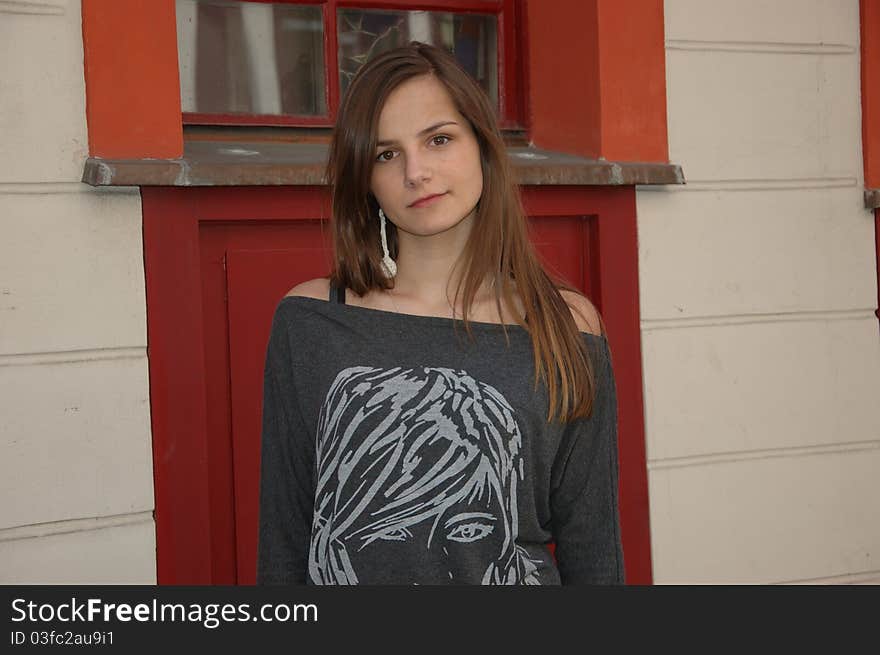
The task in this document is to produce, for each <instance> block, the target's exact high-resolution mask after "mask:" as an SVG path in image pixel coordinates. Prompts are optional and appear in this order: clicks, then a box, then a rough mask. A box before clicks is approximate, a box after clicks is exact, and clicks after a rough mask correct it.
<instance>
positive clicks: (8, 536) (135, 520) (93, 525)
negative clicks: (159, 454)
mask: <svg viewBox="0 0 880 655" xmlns="http://www.w3.org/2000/svg"><path fill="white" fill-rule="evenodd" d="M152 521H153V511H152V510H149V511H146V512H135V513H132V514H115V515H112V516H96V517H93V518H85V519H69V520H65V521H50V522H47V523H37V524H35V525H22V526H17V527H14V528H4V529H0V542H2V541H17V540H19V539H36V538H39V537H49V536H53V535H59V534H72V533H75V532H93V531H95V530H106V529H108V528H118V527H122V526H126V525H138V524H141V523H148V522H150V523H152Z"/></svg>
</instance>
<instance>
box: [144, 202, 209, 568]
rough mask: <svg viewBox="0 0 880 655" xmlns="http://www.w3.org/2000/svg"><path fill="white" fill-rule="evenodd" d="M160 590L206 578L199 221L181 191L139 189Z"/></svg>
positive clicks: (206, 477)
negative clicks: (141, 204)
mask: <svg viewBox="0 0 880 655" xmlns="http://www.w3.org/2000/svg"><path fill="white" fill-rule="evenodd" d="M141 197H142V200H143V212H144V268H145V274H146V294H147V344H148V349H147V352H148V356H149V362H150V414H151V421H152V432H153V475H154V487H155V498H156V511H155V515H156V555H157V563H156V564H157V565H156V569H157V577H158V582H159V584H210V583H211V582H212V580H213V576H212V557H211V532H210V528H211V521H210V504H209V493H208V489H209V475H208V446H207V434H208V432H207V416H206V408H205V396H204V393H205V373H204V372H205V361H204V343H203V338H202V330H201V326H202V323H201V320H202V310H201V297H202V294H201V274H200V271H199V258H198V221H197V220H196V218H195V215H194V212H193V207H192V205H191V202H190V200H191V195H190V194H188V193H187V190H185V189H163V188H159V187H144V188H143V189H142V190H141Z"/></svg>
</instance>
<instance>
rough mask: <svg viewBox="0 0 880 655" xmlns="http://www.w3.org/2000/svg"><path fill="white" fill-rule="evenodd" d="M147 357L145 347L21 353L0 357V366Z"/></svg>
mask: <svg viewBox="0 0 880 655" xmlns="http://www.w3.org/2000/svg"><path fill="white" fill-rule="evenodd" d="M146 356H147V349H146V347H145V346H141V347H129V348H100V349H92V350H66V351H62V352H46V353H22V354H14V355H0V366H41V365H45V364H73V363H84V362H96V361H97V362H100V361H108V360H113V359H143V358H144V357H146Z"/></svg>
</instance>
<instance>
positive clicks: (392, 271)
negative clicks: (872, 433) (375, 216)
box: [379, 207, 397, 277]
mask: <svg viewBox="0 0 880 655" xmlns="http://www.w3.org/2000/svg"><path fill="white" fill-rule="evenodd" d="M379 230H380V232H381V233H382V270H383V271H384V272H385V277H394V276H395V275H397V262H395V261H394V260H393V259H391V254H390V253H389V252H388V237H386V236H385V212H383V211H382V208H381V207H380V208H379Z"/></svg>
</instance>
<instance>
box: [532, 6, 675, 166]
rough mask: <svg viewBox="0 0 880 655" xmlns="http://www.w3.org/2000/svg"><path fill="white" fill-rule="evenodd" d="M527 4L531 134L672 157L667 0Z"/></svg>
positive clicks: (580, 150)
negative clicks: (665, 22)
mask: <svg viewBox="0 0 880 655" xmlns="http://www.w3.org/2000/svg"><path fill="white" fill-rule="evenodd" d="M526 10H527V11H526V14H527V15H526V17H525V25H526V30H525V31H526V32H528V45H527V48H528V53H527V55H526V56H527V58H528V74H527V76H526V77H527V80H528V89H529V91H528V119H529V125H530V130H531V140H532V141H533V142H534V143H535V144H536V145H538V146H541V147H543V148H547V149H550V150H561V151H563V152H573V153H576V154H579V155H583V156H585V157H599V156H601V157H604V158H606V159H609V160H617V161H641V162H667V161H668V160H669V149H668V145H667V133H666V70H665V68H666V65H665V58H666V53H665V44H664V29H663V2H662V0H614V1H612V0H558V1H557V2H552V3H551V2H539V1H538V0H528V2H527V5H526ZM560 17H562V18H560ZM560 78H563V79H564V80H565V84H560V83H559V80H560Z"/></svg>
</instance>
